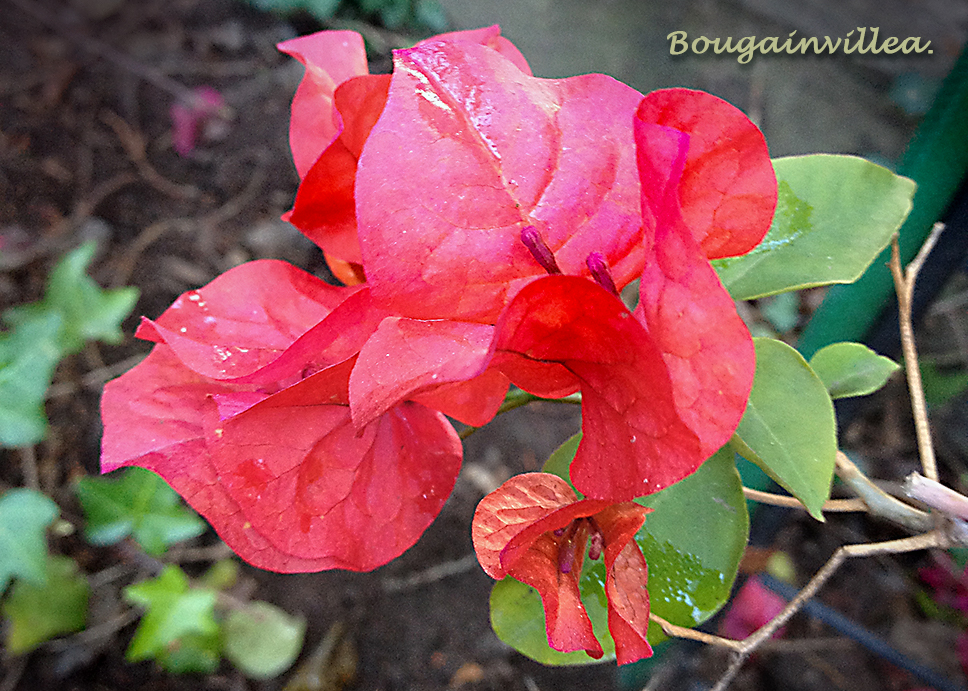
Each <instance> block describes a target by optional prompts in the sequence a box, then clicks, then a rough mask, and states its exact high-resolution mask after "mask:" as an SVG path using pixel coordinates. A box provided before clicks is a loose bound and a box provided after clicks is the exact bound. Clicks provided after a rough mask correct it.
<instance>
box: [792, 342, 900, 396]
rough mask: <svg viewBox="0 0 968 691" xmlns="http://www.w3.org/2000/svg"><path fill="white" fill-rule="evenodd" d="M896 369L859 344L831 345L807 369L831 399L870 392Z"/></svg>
mask: <svg viewBox="0 0 968 691" xmlns="http://www.w3.org/2000/svg"><path fill="white" fill-rule="evenodd" d="M900 367H901V366H900V365H899V364H897V363H896V362H894V361H893V360H891V359H890V358H886V357H884V356H883V355H878V354H877V353H875V352H874V351H873V350H871V349H870V348H868V347H867V346H865V345H863V344H861V343H832V344H830V345H829V346H826V347H825V348H821V349H820V350H818V351H817V352H816V353H814V355H813V357H812V358H810V368H811V369H813V371H814V372H815V373H816V375H817V376H818V377H820V381H822V382H823V383H824V386H826V387H827V393H829V394H830V397H831V398H835V399H836V398H848V397H850V396H866V395H867V394H870V393H874V392H875V391H877V390H878V389H879V388H881V387H882V386H884V384H886V383H887V380H888V378H889V377H890V376H891V375H892V374H894V372H896V371H897V370H898V369H900Z"/></svg>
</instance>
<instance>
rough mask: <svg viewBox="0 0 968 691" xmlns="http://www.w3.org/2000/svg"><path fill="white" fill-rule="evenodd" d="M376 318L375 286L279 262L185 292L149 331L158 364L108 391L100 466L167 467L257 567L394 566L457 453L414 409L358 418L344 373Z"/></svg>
mask: <svg viewBox="0 0 968 691" xmlns="http://www.w3.org/2000/svg"><path fill="white" fill-rule="evenodd" d="M382 316H383V315H382V314H378V313H376V312H374V311H373V310H372V309H371V308H370V306H369V301H368V295H367V291H366V289H365V288H363V289H358V288H337V287H334V286H330V285H327V284H325V283H323V282H322V281H319V280H318V279H316V278H314V277H313V276H310V275H309V274H306V273H304V272H302V271H300V270H299V269H295V268H293V267H291V266H289V265H287V264H285V263H283V262H276V261H260V262H252V263H249V264H243V265H242V266H239V267H237V268H235V269H232V270H231V271H229V272H227V273H225V274H223V275H222V276H220V277H219V278H217V279H215V280H214V281H213V282H212V283H210V284H209V285H208V286H205V287H203V288H201V289H199V290H196V291H191V292H189V293H186V294H185V295H183V296H181V297H180V298H179V299H178V300H177V301H176V302H175V303H174V304H173V305H172V307H171V308H169V309H168V310H167V311H166V312H165V313H164V314H163V315H161V317H159V318H158V319H157V320H156V321H154V322H148V321H146V322H145V324H144V325H143V326H142V328H141V329H140V330H139V334H140V335H142V336H143V337H147V338H149V339H150V340H154V341H156V342H157V345H156V346H155V348H154V350H152V352H151V354H150V355H149V356H148V358H147V359H146V360H144V361H143V362H142V363H141V364H139V365H138V366H136V367H135V368H134V369H132V370H131V371H130V372H128V373H127V374H125V375H123V376H122V377H120V378H119V379H116V380H114V381H112V382H109V383H108V384H107V385H106V386H105V390H104V396H103V399H102V413H103V418H104V438H103V450H102V459H101V467H102V470H103V471H104V472H108V471H111V470H114V469H116V468H118V467H121V466H126V465H138V466H141V467H144V468H147V469H149V470H152V471H154V472H156V473H158V474H159V475H161V476H162V477H163V478H165V480H166V481H167V482H168V483H169V484H170V485H171V486H172V487H174V489H175V490H176V491H178V492H179V493H180V494H181V495H182V496H183V497H184V498H185V499H186V500H187V501H188V502H189V503H190V504H191V505H192V506H193V507H194V508H195V509H196V510H197V511H199V512H200V513H201V514H202V515H203V516H205V517H206V518H207V519H208V520H209V522H210V523H212V525H213V526H214V527H215V529H216V530H217V531H218V532H219V534H220V535H221V536H222V537H223V539H224V540H225V541H226V543H228V544H229V546H230V547H232V549H233V550H234V551H235V552H236V553H237V554H238V555H239V556H241V557H242V558H243V559H245V560H247V561H249V562H250V563H252V564H254V565H256V566H259V567H261V568H266V569H273V570H276V571H286V572H291V571H318V570H322V569H329V568H343V569H351V570H369V569H373V568H375V567H377V566H380V565H381V564H384V563H386V562H387V561H389V560H390V559H393V558H394V557H396V556H398V555H400V554H401V553H402V552H403V551H404V550H406V549H407V548H408V547H410V546H411V545H412V544H413V543H414V542H415V541H416V540H417V538H418V537H419V536H420V535H421V534H422V533H423V531H424V530H425V529H426V528H427V526H428V525H429V524H430V523H431V522H432V521H433V519H434V518H435V517H436V516H437V514H438V513H439V512H440V509H441V508H442V506H443V504H444V502H445V501H446V499H447V497H448V495H449V494H450V491H451V489H452V487H453V484H454V482H455V480H456V477H457V473H458V471H459V469H460V463H461V447H460V440H459V439H458V438H457V435H456V433H455V432H454V429H453V427H452V426H451V424H450V423H449V422H448V421H447V420H446V418H444V416H443V415H442V414H440V413H439V412H437V411H434V410H430V409H428V408H426V407H424V406H422V405H419V404H417V403H413V402H403V403H399V404H397V405H395V406H393V407H392V408H391V409H390V410H388V411H387V412H385V413H384V414H382V415H381V416H379V417H378V418H376V419H374V420H373V421H372V422H370V423H369V424H367V425H365V426H363V427H362V428H358V426H356V425H354V424H352V421H351V419H350V413H349V407H348V396H349V394H348V387H349V373H350V370H351V368H352V366H353V364H354V362H355V357H356V353H357V352H358V351H359V348H360V346H361V345H362V343H363V342H365V340H366V338H368V337H369V336H370V335H371V334H372V332H373V330H374V329H375V328H376V325H377V323H379V321H380V319H381V318H382Z"/></svg>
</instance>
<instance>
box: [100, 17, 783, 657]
mask: <svg viewBox="0 0 968 691" xmlns="http://www.w3.org/2000/svg"><path fill="white" fill-rule="evenodd" d="M280 48H281V49H283V50H284V51H286V52H288V53H290V54H292V55H294V56H295V57H297V58H298V59H299V60H300V61H301V62H303V64H305V66H306V75H305V77H304V79H303V82H302V83H301V85H300V87H299V90H298V91H297V93H296V97H295V99H294V101H293V117H292V126H291V130H290V138H291V142H292V149H293V157H294V160H295V162H296V168H297V171H298V172H299V175H300V178H301V184H300V187H299V190H298V193H297V196H296V201H295V204H294V207H293V209H292V211H291V212H290V213H289V214H287V218H288V220H289V221H290V222H292V223H293V224H294V225H296V226H297V227H298V228H300V230H302V231H303V232H304V233H305V234H306V235H307V236H308V237H310V238H311V239H312V240H314V241H315V242H316V243H317V244H318V245H319V246H320V247H321V248H322V250H323V251H324V253H325V256H326V259H327V262H328V263H329V265H330V266H331V267H332V268H333V271H334V273H335V274H336V275H337V276H338V277H339V278H340V279H342V280H343V282H344V283H345V284H346V286H340V287H335V286H331V285H327V284H325V283H323V282H322V281H320V280H318V279H316V278H314V277H313V276H310V275H308V274H305V273H304V272H302V271H300V270H298V269H295V268H293V267H290V266H288V265H286V264H284V263H282V262H276V261H259V262H252V263H250V264H245V265H242V266H240V267H237V268H235V269H233V270H231V271H229V272H227V273H226V274H224V275H223V276H220V277H219V278H217V279H215V280H214V281H213V282H212V283H210V284H209V285H207V286H205V287H203V288H201V289H199V290H197V291H191V292H189V293H186V294H185V295H183V296H181V297H180V298H179V299H178V300H177V301H176V302H175V303H174V304H173V305H172V307H171V308H169V310H167V311H166V312H165V313H164V314H163V315H161V317H159V318H158V319H157V320H154V321H148V320H145V322H144V323H143V324H142V326H141V328H140V329H139V331H138V334H137V335H138V336H139V337H142V338H145V339H147V340H150V341H153V342H154V343H155V344H156V345H155V347H154V350H153V351H152V353H151V355H149V357H148V358H147V359H146V360H145V361H144V362H143V363H141V364H140V365H138V366H137V367H136V368H134V369H133V370H132V371H131V372H129V373H128V374H126V375H124V376H122V377H121V378H120V379H118V380H115V381H114V382H111V383H109V384H108V385H107V387H106V388H105V394H104V399H103V403H102V410H103V417H104V423H105V434H104V446H103V456H102V468H103V469H104V470H105V471H108V470H112V469H114V468H117V467H120V466H124V465H140V466H143V467H146V468H149V469H151V470H153V471H155V472H157V473H158V474H160V475H161V476H162V477H164V478H165V479H166V480H167V481H168V482H169V483H170V484H171V485H172V486H173V487H174V488H175V489H176V490H178V491H179V492H180V493H181V494H182V495H183V496H184V497H185V498H186V499H187V500H188V501H189V503H191V504H192V505H193V506H194V507H195V508H196V509H197V510H199V511H200V512H201V513H202V514H203V515H204V516H206V518H208V519H209V521H210V522H211V523H212V524H213V526H214V527H215V528H216V530H217V531H218V532H219V533H220V534H221V535H222V537H223V538H224V539H225V540H226V542H227V543H228V544H229V545H230V546H231V547H232V548H233V549H235V550H236V552H237V553H238V554H239V555H240V556H242V557H243V558H245V559H246V560H248V561H250V562H252V563H253V564H255V565H257V566H260V567H263V568H269V569H274V570H279V571H308V570H320V569H327V568H346V569H356V570H367V569H372V568H375V567H376V566H379V565H381V564H383V563H386V562H387V561H389V560H390V559H393V558H394V557H396V556H398V555H399V554H401V553H402V552H403V551H404V550H406V549H407V548H408V547H409V546H410V545H412V544H413V543H414V542H415V541H416V539H417V538H418V537H419V536H420V534H421V533H422V532H423V530H424V529H425V528H426V527H427V526H428V525H429V524H430V522H431V521H432V520H433V519H434V517H435V516H436V515H437V514H438V513H439V512H440V510H441V508H442V506H443V503H444V501H445V500H446V498H447V496H448V495H449V493H450V491H451V488H452V486H453V483H454V481H455V478H456V475H457V473H458V472H459V468H460V463H461V448H460V443H459V440H458V438H457V436H456V433H455V431H454V429H453V427H452V426H451V423H450V422H449V421H448V420H447V417H450V418H453V419H456V420H458V421H460V422H463V423H465V424H469V425H475V426H478V425H482V424H485V423H486V422H488V421H489V420H490V419H491V418H492V417H493V416H494V415H495V414H496V412H497V410H498V408H499V406H500V404H501V402H502V401H503V400H504V397H505V394H506V392H507V389H508V386H509V383H513V384H515V385H517V386H518V387H520V388H522V389H524V390H526V391H529V392H531V393H533V394H536V395H539V396H543V397H560V396H563V395H567V394H571V393H574V392H576V391H579V390H580V391H581V393H582V425H583V431H584V435H583V439H582V442H581V446H580V447H579V449H578V453H577V455H576V457H575V460H574V462H573V464H572V467H571V480H572V482H573V484H574V485H575V487H576V488H577V489H578V490H579V491H580V492H581V493H582V494H583V495H585V497H586V499H584V500H582V501H574V500H571V501H569V502H566V503H567V504H568V507H571V508H568V509H567V510H565V507H559V509H556V510H560V511H561V512H562V513H560V514H555V515H556V516H558V517H564V516H565V515H566V514H567V516H569V517H570V518H569V519H568V521H566V524H569V525H571V524H572V523H573V522H574V521H579V523H577V524H575V525H579V526H586V527H587V526H597V528H594V529H589V530H588V531H586V532H588V534H589V535H592V536H594V535H599V534H600V535H601V536H603V537H604V539H605V547H604V549H605V555H606V561H609V559H611V557H609V554H610V552H609V545H619V544H626V543H627V542H628V541H627V540H626V539H625V538H624V537H623V538H622V539H621V540H620V539H618V538H610V537H609V535H611V534H612V533H611V532H610V531H611V527H610V526H612V525H613V521H612V514H613V513H614V512H615V511H618V512H619V514H621V516H626V514H628V515H632V514H635V515H638V513H636V511H634V510H632V509H630V508H629V506H628V502H630V500H632V499H633V498H635V497H638V496H642V495H646V494H650V493H653V492H656V491H658V490H660V489H662V488H663V487H667V486H669V485H671V484H673V483H675V482H677V481H678V480H680V479H682V478H684V477H686V476H687V475H689V474H691V473H692V472H694V471H695V470H696V469H697V468H698V467H699V465H700V464H701V463H702V462H703V461H704V460H705V459H706V458H707V457H709V456H710V455H711V454H712V453H713V452H715V451H716V450H717V449H718V448H719V447H720V446H721V445H722V444H723V443H725V442H726V441H727V440H728V439H729V437H730V436H731V435H732V433H733V431H734V430H735V428H736V426H737V424H738V423H739V420H740V418H741V417H742V414H743V412H744V410H745V406H746V400H747V397H748V395H749V391H750V387H751V385H752V378H753V369H754V354H753V347H752V342H751V339H750V337H749V333H748V332H747V330H746V328H745V326H744V325H743V323H742V321H741V320H740V318H739V317H738V315H737V314H736V310H735V308H734V306H733V304H732V300H731V299H730V298H729V295H728V294H727V293H726V291H725V290H724V289H723V287H722V285H721V284H720V283H719V281H718V279H717V277H716V275H715V273H714V272H713V270H712V268H711V267H710V265H709V262H708V260H709V259H713V258H719V257H726V256H733V255H737V254H742V253H744V252H746V251H748V250H750V249H751V248H752V247H753V246H755V245H756V243H757V242H759V240H760V239H761V238H762V237H763V235H764V234H765V233H766V231H767V229H768V227H769V225H770V220H771V218H772V214H773V210H774V207H775V203H776V180H775V177H774V175H773V170H772V166H771V163H770V159H769V155H768V152H767V149H766V145H765V142H764V141H763V138H762V135H761V134H760V133H759V131H758V130H757V129H756V127H755V126H754V125H753V124H752V123H750V121H749V120H748V119H747V118H746V117H745V116H744V115H743V114H742V113H741V112H740V111H738V110H736V109H735V108H733V107H732V106H730V105H729V104H727V103H725V102H724V101H721V100H720V99H717V98H715V97H713V96H710V95H708V94H704V93H701V92H696V91H690V90H686V89H670V90H664V91H658V92H653V93H651V94H649V95H647V96H643V95H642V94H640V93H638V92H637V91H635V90H634V89H631V88H630V87H628V86H626V85H624V84H621V83H620V82H617V81H615V80H613V79H611V78H609V77H606V76H603V75H584V76H580V77H573V78H569V79H554V80H552V79H539V78H535V77H533V76H532V75H531V73H530V70H529V69H528V67H527V64H526V62H525V61H524V59H523V58H522V57H521V55H520V53H519V52H518V51H517V50H516V49H515V48H514V47H513V46H512V45H511V44H510V43H509V42H508V41H507V40H506V39H503V38H502V37H501V36H500V35H499V32H498V30H497V28H496V27H491V28H488V29H480V30H476V31H470V32H458V33H455V34H447V35H443V36H439V37H435V38H433V39H428V40H427V41H423V42H421V43H419V44H417V45H416V46H414V47H413V48H411V49H408V50H402V51H397V52H396V54H395V57H394V70H393V73H392V75H369V74H368V71H367V66H366V61H365V54H364V52H363V46H362V40H361V39H360V38H359V36H357V35H356V34H353V33H350V32H323V33H320V34H316V35H313V36H307V37H303V38H299V39H295V40H293V41H288V42H286V43H285V44H282V45H281V46H280ZM635 280H639V290H638V293H639V294H638V301H637V306H636V308H635V309H634V310H633V311H630V310H629V309H628V308H627V307H626V304H625V303H624V302H623V301H622V299H621V298H620V297H619V293H620V292H621V291H622V290H623V289H624V288H625V287H626V286H628V285H629V284H631V283H632V282H633V281H635ZM445 416H446V417H445ZM569 491H570V490H569ZM583 502H593V503H583ZM594 502H598V503H594ZM599 504H600V506H599ZM616 506H617V507H624V508H621V509H610V508H608V507H616ZM574 507H579V508H574ZM590 507H591V508H595V510H594V511H591V508H590ZM587 511H591V512H590V513H587ZM576 512H577V513H576ZM642 516H643V517H644V514H642ZM579 519H580V520H579ZM555 520H556V521H557V518H556V519H555ZM615 520H616V521H618V522H620V523H622V525H625V523H624V522H623V521H625V518H622V519H621V521H619V519H618V518H616V519H615ZM542 521H543V519H542V520H538V521H537V522H536V523H535V525H538V526H544V525H545V522H542ZM617 524H618V523H615V525H617ZM563 525H564V524H563ZM639 525H641V521H639ZM559 529H560V526H556V527H553V528H548V529H547V530H543V531H541V532H540V533H539V534H536V535H535V536H534V538H535V539H534V544H539V543H542V541H543V542H547V541H548V539H549V538H547V536H545V537H541V536H542V535H545V534H546V533H547V532H548V531H549V530H550V531H551V535H552V536H553V537H554V536H555V531H556V530H559ZM636 529H637V527H636ZM536 530H537V528H533V529H530V528H529V531H528V535H531V534H532V533H534V532H535V531H536ZM575 530H576V531H577V530H579V529H578V528H575ZM581 530H582V531H585V528H581ZM623 530H624V528H623ZM596 531H598V532H596ZM566 532H567V529H566ZM632 532H633V533H634V530H633V531H632ZM622 535H624V533H622ZM521 539H522V540H523V539H524V538H521ZM528 539H529V540H530V538H528ZM595 539H598V538H595ZM623 540H624V542H623ZM552 542H555V540H552ZM558 542H560V541H558ZM522 544H523V543H522ZM556 544H557V542H556ZM502 549H503V548H502ZM616 549H617V548H616ZM624 549H625V548H624V547H622V548H621V549H620V550H619V551H620V552H621V553H623V554H624ZM582 555H583V552H582V554H579V552H578V551H577V550H576V551H575V557H574V558H575V559H576V561H575V562H574V563H575V564H578V565H580V563H581V560H582V558H583V556H582ZM639 556H640V557H641V554H640V555H639ZM615 558H618V557H615ZM622 559H624V557H622ZM499 561H500V562H501V564H502V566H501V569H504V570H505V571H508V572H511V573H512V575H521V577H522V579H523V580H525V581H526V582H528V581H527V579H528V578H530V577H531V576H529V575H528V573H527V571H528V568H527V567H526V566H525V564H526V563H528V560H526V559H524V558H523V557H522V561H521V562H520V563H518V562H516V561H515V563H516V564H517V566H514V567H513V569H512V565H511V562H508V561H506V560H505V559H504V557H501V559H500V560H499ZM633 561H634V560H633ZM609 563H610V564H611V563H612V562H609ZM622 563H625V562H622ZM636 563H638V562H636ZM609 568H611V566H610V567H609ZM633 568H638V567H637V566H628V567H622V570H621V572H622V574H626V573H627V572H628V569H633ZM641 569H642V573H641V583H643V584H644V582H645V571H644V569H645V564H644V560H642V561H641ZM579 570H580V568H579ZM499 571H500V569H497V567H495V570H494V573H493V574H492V575H496V574H497V573H498V572H499ZM559 572H560V569H559ZM489 573H491V571H489ZM562 573H564V572H562ZM535 578H539V576H535ZM633 581H634V579H633V578H632V577H631V576H629V577H626V576H625V575H623V576H622V579H621V582H622V583H631V582H633ZM623 587H624V586H623ZM647 610H648V607H647V599H646V600H645V616H646V620H647ZM616 612H617V617H618V619H617V621H624V622H626V624H627V625H628V626H630V627H632V629H634V630H635V632H636V633H635V636H639V637H640V638H641V637H642V636H644V633H643V631H644V629H641V625H642V621H643V620H642V618H641V612H642V610H641V609H640V608H639V609H636V612H635V614H634V616H632V615H631V614H630V613H629V610H627V609H625V608H622V607H617V608H616ZM573 619H574V618H573V617H571V616H570V615H569V618H568V621H569V622H572V621H573ZM618 625H619V624H617V626H618ZM629 636H631V634H629ZM621 637H622V638H623V640H625V641H630V640H631V638H629V637H626V636H625V634H621ZM616 641H617V642H618V637H617V638H616ZM642 641H643V642H644V639H642ZM623 645H625V647H626V650H635V651H637V652H634V653H628V655H625V658H627V659H631V658H634V657H635V656H636V655H637V656H639V657H640V656H641V655H642V654H645V650H646V648H647V644H644V645H645V647H642V645H639V644H635V645H632V643H627V644H623ZM580 647H581V648H582V649H586V650H590V651H594V650H595V648H594V646H591V644H589V645H584V644H583V645H582V646H580ZM622 655H623V654H620V658H622Z"/></svg>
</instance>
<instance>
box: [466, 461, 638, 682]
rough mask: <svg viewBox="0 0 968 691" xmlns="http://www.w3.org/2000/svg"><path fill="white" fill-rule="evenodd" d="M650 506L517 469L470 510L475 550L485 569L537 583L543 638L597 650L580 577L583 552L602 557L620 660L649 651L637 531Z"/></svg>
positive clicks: (562, 646) (561, 646)
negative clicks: (580, 491) (582, 492)
mask: <svg viewBox="0 0 968 691" xmlns="http://www.w3.org/2000/svg"><path fill="white" fill-rule="evenodd" d="M649 511H650V509H647V508H645V507H643V506H640V505H639V504H636V503H634V502H625V503H620V504H613V503H610V502H608V501H604V500H599V499H583V500H580V501H579V500H578V499H577V497H576V496H575V493H574V492H573V491H572V489H571V487H569V486H568V483H567V482H565V481H564V480H562V479H561V478H560V477H558V476H557V475H551V474H549V473H527V474H524V475H517V476H515V477H512V478H511V479H510V480H508V481H507V482H505V483H504V484H503V485H501V486H500V487H499V488H498V489H497V490H495V491H494V492H492V493H491V494H489V495H487V496H486V497H484V499H482V500H481V502H480V504H478V506H477V511H476V512H475V514H474V523H473V527H472V534H473V538H474V550H475V551H476V552H477V558H478V561H480V563H481V567H482V568H483V569H484V571H485V572H487V574H488V575H489V576H491V577H492V578H495V579H498V580H500V579H502V578H504V577H505V576H511V577H513V578H515V579H517V580H519V581H521V582H523V583H527V584H528V585H530V586H531V587H533V588H535V589H536V590H537V591H538V594H539V595H540V596H541V600H542V603H543V604H544V610H545V625H546V630H547V633H548V644H549V645H550V646H551V647H552V648H554V649H555V650H559V651H561V652H572V651H575V650H584V651H585V652H586V653H588V654H589V655H591V656H592V657H595V658H600V657H602V655H603V650H602V646H601V643H600V642H599V641H598V639H597V638H596V637H595V633H594V631H593V630H592V624H591V620H590V619H589V618H588V614H587V613H586V611H585V607H584V605H583V604H582V602H581V596H580V592H579V587H578V583H579V579H580V577H581V570H582V565H583V563H584V559H585V556H586V550H587V553H588V554H587V556H588V558H589V559H592V560H594V559H598V558H599V557H603V558H604V561H605V573H606V577H605V594H606V596H607V598H608V631H609V633H610V634H611V636H612V639H613V640H614V641H615V655H616V658H617V660H618V663H619V664H620V665H622V664H627V663H629V662H635V661H636V660H640V659H642V658H643V657H650V656H651V655H652V648H651V646H650V645H649V643H648V640H646V632H647V630H648V626H649V594H648V591H647V590H646V584H647V580H648V568H647V566H646V563H645V558H644V557H643V556H642V550H641V549H640V548H639V546H638V543H636V541H635V539H634V536H635V533H636V532H637V531H638V530H639V528H641V527H642V524H643V522H644V521H645V516H646V514H647V513H648V512H649Z"/></svg>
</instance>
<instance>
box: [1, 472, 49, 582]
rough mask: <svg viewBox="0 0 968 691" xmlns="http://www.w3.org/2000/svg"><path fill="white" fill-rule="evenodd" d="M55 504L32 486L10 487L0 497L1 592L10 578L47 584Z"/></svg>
mask: <svg viewBox="0 0 968 691" xmlns="http://www.w3.org/2000/svg"><path fill="white" fill-rule="evenodd" d="M58 513H59V511H58V509H57V504H55V503H54V502H53V501H52V500H51V499H49V498H48V497H46V496H44V495H43V494H41V493H40V492H37V491H35V490H32V489H12V490H10V491H9V492H7V493H6V494H4V495H3V496H2V497H0V593H2V592H3V591H4V590H6V588H7V585H8V584H9V583H10V579H11V578H14V577H16V578H22V579H24V580H26V581H28V582H30V583H32V584H34V585H37V586H41V587H42V586H44V585H46V584H47V535H46V533H45V531H46V530H47V527H48V526H49V525H50V524H51V523H53V522H54V519H55V518H57V514H58Z"/></svg>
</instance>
